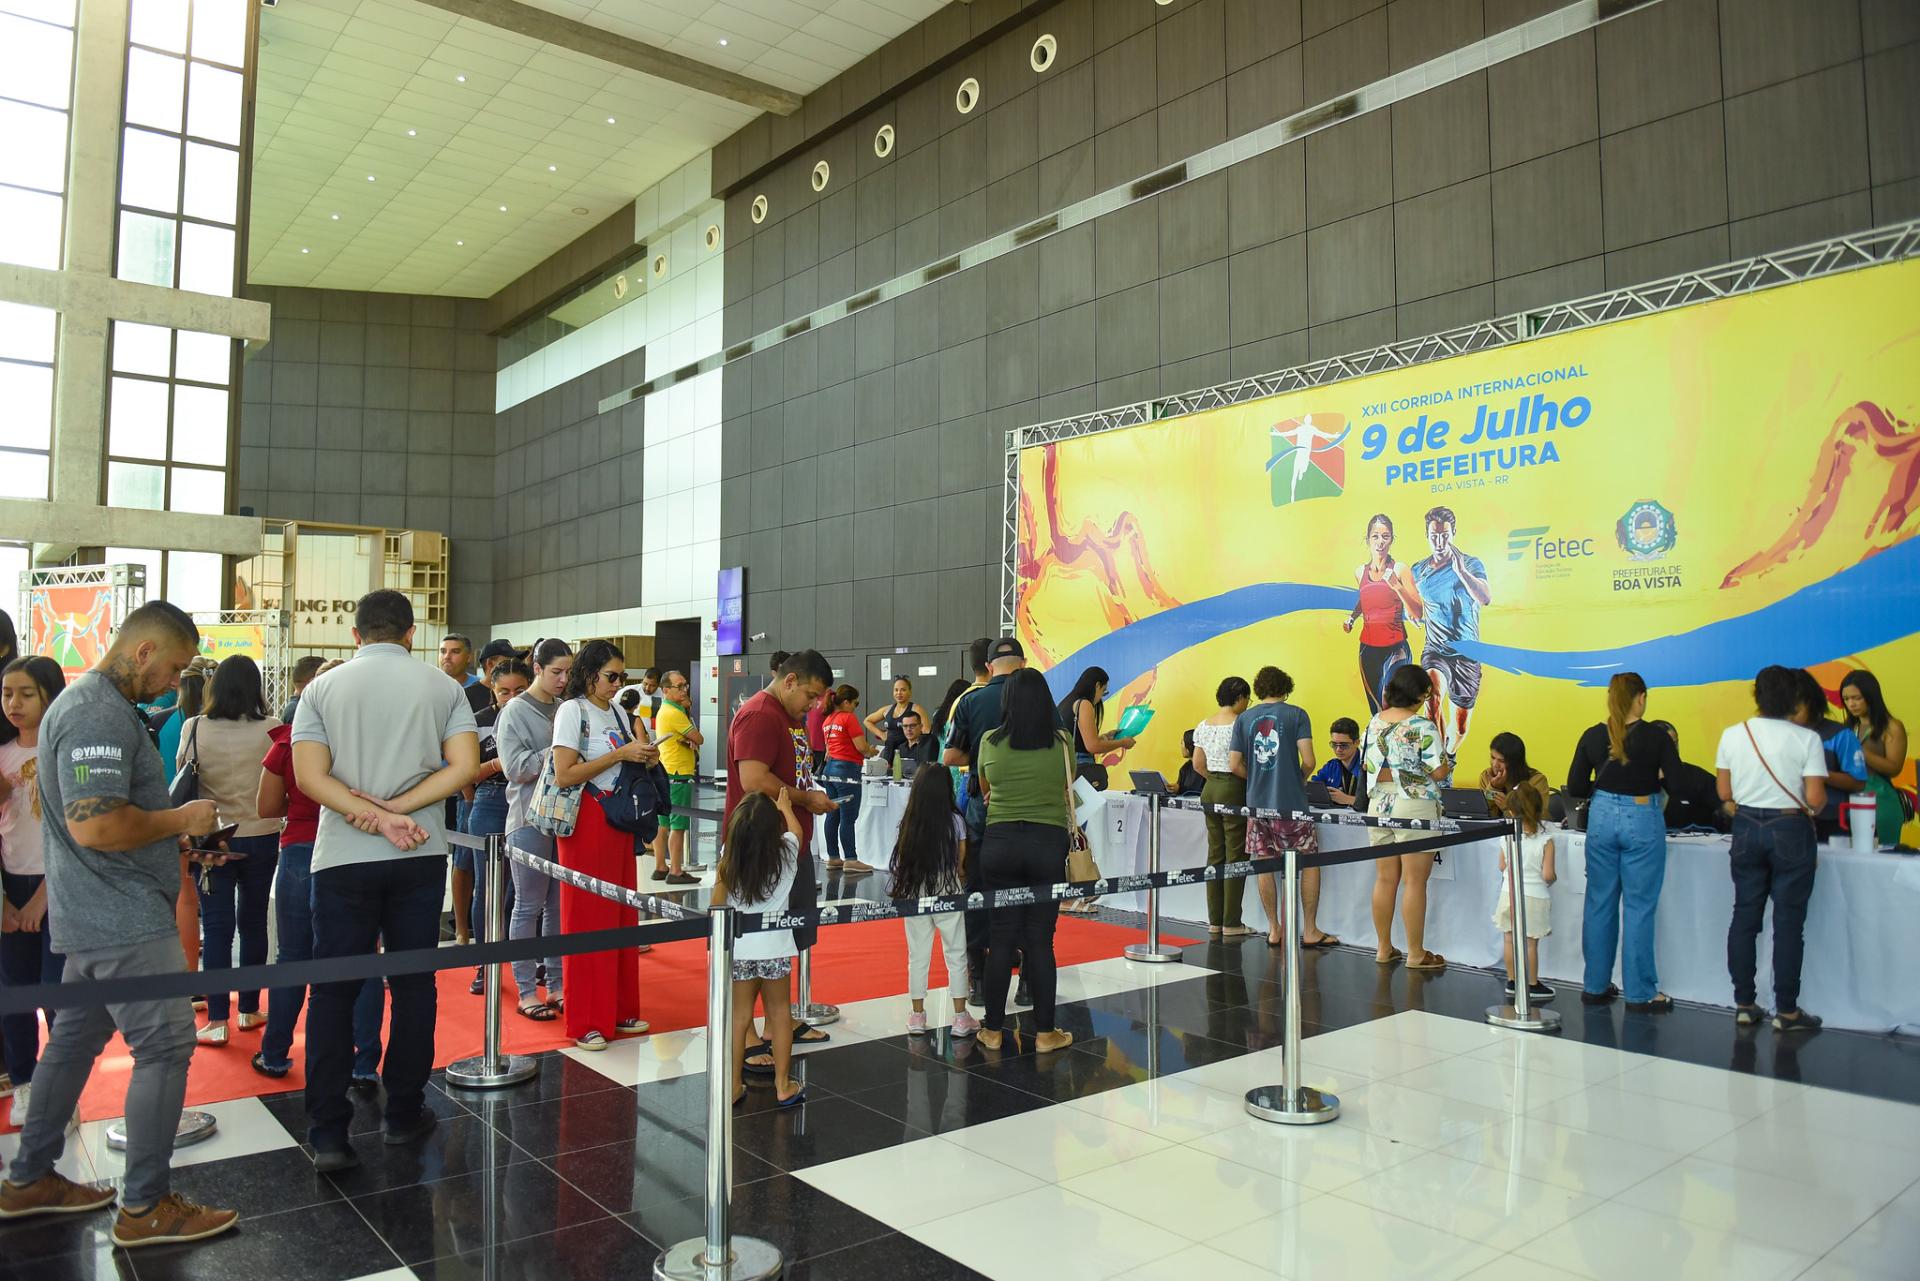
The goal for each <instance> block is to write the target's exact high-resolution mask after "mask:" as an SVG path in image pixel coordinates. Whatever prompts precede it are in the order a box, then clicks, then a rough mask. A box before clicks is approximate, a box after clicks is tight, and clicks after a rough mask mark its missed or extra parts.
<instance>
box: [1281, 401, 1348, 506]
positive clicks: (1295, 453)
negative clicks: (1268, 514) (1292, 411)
mask: <svg viewBox="0 0 1920 1281" xmlns="http://www.w3.org/2000/svg"><path fill="white" fill-rule="evenodd" d="M1352 430H1353V428H1352V427H1351V426H1350V425H1348V423H1347V417H1346V415H1345V414H1305V415H1302V416H1301V417H1299V418H1287V419H1283V420H1282V421H1280V422H1277V423H1275V424H1274V425H1273V426H1272V428H1271V429H1270V430H1269V432H1268V439H1269V440H1271V442H1272V444H1273V456H1272V457H1270V458H1268V459H1267V475H1268V477H1269V478H1270V479H1271V482H1272V486H1273V505H1274V506H1275V507H1285V506H1286V505H1287V504H1288V503H1298V502H1304V501H1306V500H1307V499H1309V498H1338V497H1339V496H1340V495H1341V493H1342V492H1344V491H1345V489H1346V487H1347V454H1346V450H1345V449H1343V448H1342V446H1343V445H1344V444H1345V443H1346V439H1347V436H1348V435H1349V434H1350V433H1351V432H1352Z"/></svg>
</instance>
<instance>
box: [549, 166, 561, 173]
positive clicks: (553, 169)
mask: <svg viewBox="0 0 1920 1281" xmlns="http://www.w3.org/2000/svg"><path fill="white" fill-rule="evenodd" d="M547 172H548V173H559V172H560V166H559V165H548V166H547Z"/></svg>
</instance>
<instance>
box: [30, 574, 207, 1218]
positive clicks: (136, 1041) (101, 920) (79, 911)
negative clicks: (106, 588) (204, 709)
mask: <svg viewBox="0 0 1920 1281" xmlns="http://www.w3.org/2000/svg"><path fill="white" fill-rule="evenodd" d="M199 648H200V631H199V629H198V628H196V627H195V626H194V625H193V620H192V619H190V618H188V617H187V616H186V615H185V614H184V613H182V612H181V611H180V610H178V609H176V608H174V607H173V606H172V605H169V604H167V603H166V602H165V601H152V602H149V603H148V604H145V605H142V606H141V607H140V608H139V609H136V610H134V611H133V612H132V613H131V614H129V615H127V619H126V621H125V622H124V623H122V624H121V625H120V630H119V632H118V633H116V634H115V636H114V640H113V646H112V648H110V649H109V650H108V651H107V653H106V655H105V656H104V657H103V658H102V659H101V660H100V663H99V665H98V666H96V667H95V668H94V669H93V670H92V671H90V672H87V673H86V674H85V675H83V676H81V677H80V678H79V679H77V680H75V681H74V682H73V683H72V684H71V685H69V686H67V688H66V690H65V692H63V693H62V694H61V695H60V697H59V698H57V699H55V700H54V702H53V705H52V706H51V707H50V708H48V710H47V716H46V720H45V721H43V722H42V723H41V727H40V760H41V763H42V768H41V770H40V806H41V812H42V813H44V814H47V815H54V814H58V815H60V816H62V818H64V820H65V821H64V822H49V823H48V824H47V825H46V861H47V899H48V904H49V912H48V919H49V921H50V922H51V923H52V931H53V937H52V943H53V946H54V948H55V949H56V950H58V951H61V952H64V953H66V957H67V966H66V974H65V977H64V981H65V982H68V983H78V982H87V981H94V980H103V979H123V978H130V977H134V976H136V975H143V974H181V973H184V972H185V971H186V958H185V957H184V956H183V955H182V953H181V950H180V936H179V933H178V931H177V930H176V929H175V926H174V919H173V904H174V899H175V898H176V897H177V896H178V894H179V892H180V854H181V851H182V850H186V849H188V848H189V847H190V845H191V844H192V843H193V842H194V841H195V840H197V839H201V838H205V837H206V836H207V835H208V834H210V833H211V832H212V831H213V830H214V823H215V816H214V805H213V802H212V801H205V800H194V801H189V802H187V804H185V805H181V806H175V805H173V803H172V800H171V798H170V797H169V796H168V793H167V772H166V767H165V765H164V764H163V763H162V761H161V759H160V752H159V750H158V749H157V748H155V747H154V745H153V740H152V739H151V738H150V737H148V735H147V727H146V724H145V723H144V722H143V721H142V720H141V719H140V716H139V713H138V712H137V711H136V710H135V709H136V707H137V705H138V704H140V703H143V702H147V701H149V700H151V699H153V698H155V697H157V696H159V695H160V694H162V693H164V692H165V691H167V690H169V689H172V688H173V687H174V686H175V685H176V684H178V682H179V680H180V672H181V670H182V669H184V668H185V667H186V665H187V664H188V662H190V661H191V660H192V659H193V657H194V655H195V654H197V653H198V652H199ZM196 857H198V858H200V859H201V860H202V861H204V862H210V863H218V862H220V861H221V858H220V855H219V854H218V853H217V852H215V853H206V854H199V855H196ZM116 1031H118V1032H119V1033H120V1034H121V1035H122V1036H123V1037H125V1038H126V1042H127V1047H128V1049H129V1050H131V1051H132V1054H133V1079H132V1081H131V1082H130V1083H129V1084H128V1086H127V1122H126V1125H127V1151H126V1165H127V1172H126V1178H125V1180H124V1183H123V1185H122V1188H121V1193H120V1213H119V1214H118V1215H117V1216H116V1217H115V1218H114V1223H113V1243H114V1244H115V1245H118V1246H127V1247H132V1246H143V1245H159V1244H163V1243H168V1242H183V1241H199V1240H203V1239H204V1238H206V1237H210V1236H214V1235H216V1234H217V1233H221V1232H225V1231H226V1230H227V1229H228V1228H231V1227H232V1226H233V1225H234V1224H235V1223H236V1222H238V1220H239V1218H240V1216H239V1214H238V1213H237V1212H235V1211H233V1210H214V1209H209V1208H207V1207H206V1206H203V1205H198V1204H196V1203H194V1202H192V1201H189V1200H188V1199H187V1198H186V1197H184V1196H181V1195H180V1194H179V1193H177V1192H173V1191H170V1190H169V1185H170V1181H171V1176H172V1170H171V1168H170V1167H171V1163H172V1159H173V1140H174V1134H175V1132H176V1131H177V1130H178V1129H179V1126H180V1110H181V1107H182V1105H183V1104H184V1103H185V1101H186V1096H187V1064H188V1062H189V1061H190V1060H191V1059H192V1057H193V1046H194V1039H193V1037H194V1029H193V1003H192V1001H191V1000H190V999H189V998H188V997H186V996H175V997H168V998H166V999H163V1000H155V1001H132V1002H125V1003H122V1004H118V1005H104V1006H84V1007H77V1008H74V1009H67V1010H62V1011H60V1017H59V1018H57V1019H55V1020H53V1028H52V1035H51V1036H50V1037H49V1039H48V1041H47V1047H46V1049H45V1050H44V1051H43V1052H42V1053H41V1055H40V1063H39V1066H38V1067H37V1068H36V1069H35V1070H34V1077H33V1110H32V1112H31V1113H30V1114H29V1115H28V1117H27V1124H26V1128H25V1129H24V1130H23V1131H22V1132H21V1135H20V1150H19V1153H18V1154H17V1155H16V1156H15V1157H14V1161H13V1167H12V1169H11V1170H10V1171H9V1177H8V1178H7V1179H6V1181H5V1182H4V1183H0V1220H3V1219H14V1218H24V1217H26V1216H28V1215H35V1214H73V1213H83V1212H86V1211H89V1210H102V1209H105V1208H106V1207H107V1206H109V1205H112V1204H113V1199H114V1194H113V1189H112V1188H108V1187H95V1186H90V1185H86V1184H79V1183H74V1182H71V1181H70V1180H68V1179H67V1178H65V1177H64V1176H62V1175H60V1174H58V1173H55V1171H54V1168H53V1167H54V1163H55V1162H56V1161H58V1160H59V1159H60V1155H61V1152H62V1150H63V1149H64V1147H65V1146H66V1129H67V1122H68V1120H69V1118H71V1117H72V1116H73V1110H74V1107H75V1106H76V1105H77V1104H78V1103H79V1102H80V1091H81V1090H82V1089H83V1088H84V1087H85V1086H86V1083H87V1077H88V1075H89V1073H91V1072H92V1070H93V1062H94V1060H95V1059H96V1058H97V1057H99V1054H100V1052H101V1050H103V1049H105V1048H106V1045H107V1041H108V1039H109V1038H110V1037H111V1036H112V1035H113V1034H114V1032H116Z"/></svg>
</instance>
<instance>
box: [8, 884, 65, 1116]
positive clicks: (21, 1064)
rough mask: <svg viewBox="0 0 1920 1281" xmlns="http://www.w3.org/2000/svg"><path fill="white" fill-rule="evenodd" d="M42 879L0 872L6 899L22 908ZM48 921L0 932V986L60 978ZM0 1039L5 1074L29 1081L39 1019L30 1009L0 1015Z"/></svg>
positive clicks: (51, 1013) (59, 959) (50, 1025)
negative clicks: (1, 1016) (3, 1051)
mask: <svg viewBox="0 0 1920 1281" xmlns="http://www.w3.org/2000/svg"><path fill="white" fill-rule="evenodd" d="M46 879H47V878H46V877H44V876H27V875H24V874H20V875H16V874H15V873H13V872H4V873H0V885H4V887H5V892H6V896H7V902H9V903H11V904H13V905H14V906H15V907H25V906H26V905H27V900H28V899H30V898H32V897H33V896H34V894H35V892H36V891H38V890H39V888H40V884H41V882H43V881H45V880H46ZM48 924H49V921H48V920H47V919H46V918H44V917H43V918H42V919H41V921H40V928H39V929H38V930H15V931H14V932H13V933H11V934H0V985H4V986H6V987H34V986H37V985H38V984H41V983H58V982H59V981H60V974H61V972H62V971H63V970H65V969H66V965H67V958H66V957H65V956H64V955H62V954H61V953H59V952H56V951H54V950H53V943H52V935H51V934H50V932H49V931H48V929H47V926H48ZM55 1013H56V1011H54V1010H48V1011H47V1030H48V1031H52V1030H53V1016H54V1014H55ZM0 1042H4V1044H5V1051H6V1055H5V1062H6V1068H7V1075H8V1076H10V1077H12V1078H13V1083H14V1084H15V1085H28V1084H31V1083H32V1081H33V1065H34V1062H35V1061H36V1060H37V1059H39V1057H40V1020H39V1019H38V1018H36V1017H35V1016H34V1013H33V1011H31V1010H28V1011H26V1012H25V1013H23V1014H9V1015H7V1016H6V1017H5V1018H0Z"/></svg>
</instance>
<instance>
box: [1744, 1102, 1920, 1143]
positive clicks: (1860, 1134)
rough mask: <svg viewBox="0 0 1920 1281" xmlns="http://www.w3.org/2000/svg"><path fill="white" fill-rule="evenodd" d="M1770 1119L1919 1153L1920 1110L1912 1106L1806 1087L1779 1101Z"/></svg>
mask: <svg viewBox="0 0 1920 1281" xmlns="http://www.w3.org/2000/svg"><path fill="white" fill-rule="evenodd" d="M1770 1115H1771V1116H1774V1117H1777V1118H1779V1119H1781V1120H1795V1121H1800V1122H1803V1123H1804V1124H1805V1125H1806V1127H1807V1129H1808V1130H1810V1131H1812V1132H1813V1133H1816V1134H1826V1135H1829V1136H1832V1137H1839V1138H1845V1139H1849V1140H1851V1139H1865V1140H1866V1141H1867V1142H1869V1143H1877V1144H1879V1145H1880V1146H1881V1147H1887V1148H1900V1149H1901V1150H1903V1151H1907V1152H1920V1107H1916V1106H1914V1105H1913V1104H1911V1103H1892V1102H1889V1101H1887V1100H1886V1099H1873V1098H1868V1097H1866V1096H1865V1095H1860V1094H1845V1093H1842V1092H1841V1091H1839V1090H1822V1089H1818V1088H1815V1087H1813V1086H1806V1087H1803V1088H1802V1089H1801V1090H1800V1091H1799V1092H1798V1093H1795V1094H1793V1095H1791V1096H1790V1097H1788V1098H1787V1099H1784V1100H1782V1102H1781V1103H1780V1104H1779V1106H1777V1107H1776V1108H1774V1110H1773V1111H1772V1113H1770Z"/></svg>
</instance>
